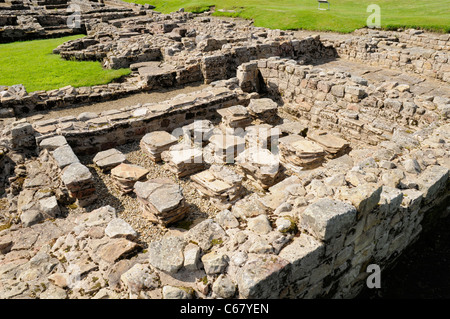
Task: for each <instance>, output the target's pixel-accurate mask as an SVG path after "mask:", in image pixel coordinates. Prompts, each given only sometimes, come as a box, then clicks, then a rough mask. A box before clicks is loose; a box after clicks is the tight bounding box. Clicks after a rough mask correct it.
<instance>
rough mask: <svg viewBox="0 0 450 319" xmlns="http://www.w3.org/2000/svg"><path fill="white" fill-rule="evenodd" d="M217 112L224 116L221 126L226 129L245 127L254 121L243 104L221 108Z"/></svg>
mask: <svg viewBox="0 0 450 319" xmlns="http://www.w3.org/2000/svg"><path fill="white" fill-rule="evenodd" d="M217 112H218V113H219V114H220V115H221V116H222V123H221V127H222V129H224V130H226V129H227V128H232V129H236V128H245V127H247V126H248V125H250V124H251V122H252V118H251V117H250V115H249V113H248V110H247V109H246V108H245V107H244V106H242V105H234V106H231V107H228V108H225V109H219V110H217Z"/></svg>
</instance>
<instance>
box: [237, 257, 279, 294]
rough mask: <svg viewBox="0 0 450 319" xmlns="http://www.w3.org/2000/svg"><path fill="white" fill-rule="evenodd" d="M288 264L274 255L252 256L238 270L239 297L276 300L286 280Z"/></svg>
mask: <svg viewBox="0 0 450 319" xmlns="http://www.w3.org/2000/svg"><path fill="white" fill-rule="evenodd" d="M287 265H288V262H287V261H286V260H284V259H282V258H280V257H278V256H275V255H254V256H251V257H250V258H249V260H248V261H247V262H246V263H245V265H244V266H243V267H242V268H240V269H239V271H238V274H237V277H236V281H237V285H238V287H239V296H240V297H241V298H249V299H277V298H279V297H280V294H281V292H282V290H284V289H285V287H286V283H287V280H288V278H287V277H288V272H287V269H286V266H287Z"/></svg>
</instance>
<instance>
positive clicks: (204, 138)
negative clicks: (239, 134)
mask: <svg viewBox="0 0 450 319" xmlns="http://www.w3.org/2000/svg"><path fill="white" fill-rule="evenodd" d="M182 131H183V137H185V138H186V139H187V140H189V141H191V142H192V143H194V144H197V145H201V146H204V145H206V144H207V143H208V141H209V139H210V138H211V136H212V135H213V134H214V125H213V124H212V122H211V121H209V120H196V121H194V122H193V123H191V124H189V125H185V126H183V127H182Z"/></svg>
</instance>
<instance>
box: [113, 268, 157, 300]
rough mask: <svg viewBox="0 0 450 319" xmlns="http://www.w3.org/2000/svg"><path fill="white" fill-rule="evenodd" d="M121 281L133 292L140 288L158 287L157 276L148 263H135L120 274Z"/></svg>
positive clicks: (135, 292) (138, 290) (137, 291)
mask: <svg viewBox="0 0 450 319" xmlns="http://www.w3.org/2000/svg"><path fill="white" fill-rule="evenodd" d="M120 280H121V282H122V283H123V284H124V285H125V287H127V288H128V289H129V291H130V292H131V293H133V294H138V293H139V292H140V291H141V290H152V289H155V288H158V287H159V285H160V283H159V281H160V280H159V276H158V274H157V273H156V272H155V271H154V270H152V269H151V268H150V267H149V266H148V265H143V264H136V265H134V266H133V267H131V268H130V269H129V270H128V271H127V272H125V273H123V274H122V276H120Z"/></svg>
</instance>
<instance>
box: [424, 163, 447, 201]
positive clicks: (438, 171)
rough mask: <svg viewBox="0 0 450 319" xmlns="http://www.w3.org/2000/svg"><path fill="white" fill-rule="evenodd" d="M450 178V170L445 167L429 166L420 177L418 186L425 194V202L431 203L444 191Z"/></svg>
mask: <svg viewBox="0 0 450 319" xmlns="http://www.w3.org/2000/svg"><path fill="white" fill-rule="evenodd" d="M448 177H449V169H448V168H446V167H443V166H437V165H432V166H428V167H427V168H426V169H425V170H424V171H423V172H422V173H421V174H420V175H419V177H418V181H417V185H419V190H420V191H422V192H423V193H424V195H423V197H424V200H425V202H427V203H428V202H431V201H432V200H434V199H435V198H436V196H437V194H438V193H439V192H440V191H441V190H443V189H444V187H445V185H446V183H447V181H448Z"/></svg>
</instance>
